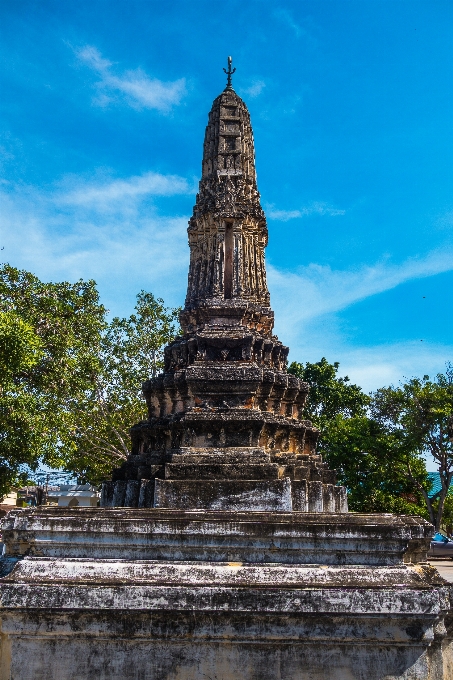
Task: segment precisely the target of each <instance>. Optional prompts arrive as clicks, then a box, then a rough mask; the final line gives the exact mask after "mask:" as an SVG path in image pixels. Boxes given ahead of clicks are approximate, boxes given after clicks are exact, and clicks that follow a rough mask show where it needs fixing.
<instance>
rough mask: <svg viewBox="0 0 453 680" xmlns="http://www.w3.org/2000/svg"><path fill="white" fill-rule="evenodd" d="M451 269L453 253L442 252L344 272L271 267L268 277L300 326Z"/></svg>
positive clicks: (311, 267) (314, 267) (314, 266)
mask: <svg viewBox="0 0 453 680" xmlns="http://www.w3.org/2000/svg"><path fill="white" fill-rule="evenodd" d="M451 270H453V253H452V252H451V251H447V250H441V251H433V252H431V253H429V254H428V255H426V256H425V257H422V258H411V259H408V260H406V261H405V262H402V263H400V264H393V263H390V262H386V261H383V262H377V263H376V264H374V265H371V266H362V267H359V268H357V269H351V270H343V271H341V270H337V271H335V270H332V269H331V268H330V267H328V266H321V265H317V264H310V265H308V266H307V267H301V268H300V269H299V270H298V271H297V273H294V272H284V271H281V270H279V269H277V268H275V267H272V266H270V267H268V274H269V279H270V285H271V288H272V290H273V291H274V296H275V295H276V296H277V298H278V300H279V306H280V309H281V310H285V309H286V313H287V315H288V319H291V324H297V323H298V322H301V321H303V320H307V319H313V318H315V317H320V316H322V315H324V314H327V313H329V312H337V311H340V310H342V309H345V308H346V307H348V306H349V305H351V304H354V303H355V302H358V301H359V300H364V299H365V298H367V297H370V296H371V295H376V294H377V293H382V292H384V291H386V290H390V289H391V288H395V287H396V286H398V285H400V284H401V283H404V282H406V281H409V280H411V279H417V278H423V277H426V276H433V275H435V274H440V273H441V272H446V271H451ZM285 300H286V301H287V302H286V304H285V302H284V301H285ZM294 300H299V301H300V303H299V305H297V306H296V305H294Z"/></svg>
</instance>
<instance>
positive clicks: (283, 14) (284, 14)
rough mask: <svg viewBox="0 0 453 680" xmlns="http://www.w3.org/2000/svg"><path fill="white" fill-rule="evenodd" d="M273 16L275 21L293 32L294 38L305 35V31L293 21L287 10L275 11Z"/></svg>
mask: <svg viewBox="0 0 453 680" xmlns="http://www.w3.org/2000/svg"><path fill="white" fill-rule="evenodd" d="M274 16H275V18H276V19H278V20H279V21H281V22H283V23H284V24H286V26H288V27H289V28H290V29H291V30H292V31H293V32H294V34H295V36H296V38H300V37H301V36H302V35H305V33H306V31H305V30H304V29H303V28H302V26H300V25H299V24H297V23H296V22H295V21H294V19H293V17H292V15H291V13H290V12H289V11H288V10H287V9H283V8H279V9H276V10H275V11H274Z"/></svg>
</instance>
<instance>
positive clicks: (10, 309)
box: [0, 264, 106, 488]
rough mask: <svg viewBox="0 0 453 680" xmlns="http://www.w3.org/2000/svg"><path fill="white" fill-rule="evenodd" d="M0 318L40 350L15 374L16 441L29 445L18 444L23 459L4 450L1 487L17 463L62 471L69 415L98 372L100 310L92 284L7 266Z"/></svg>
mask: <svg viewBox="0 0 453 680" xmlns="http://www.w3.org/2000/svg"><path fill="white" fill-rule="evenodd" d="M0 312H2V313H3V314H6V315H7V316H8V315H13V316H14V318H16V319H18V320H21V322H22V324H23V325H22V326H20V325H19V326H18V328H19V327H20V328H22V331H21V332H23V333H25V330H24V329H25V328H26V329H28V330H27V333H28V336H27V337H28V339H29V341H30V342H31V338H32V337H35V338H36V339H37V342H38V341H39V352H38V351H36V352H35V353H34V355H33V360H32V361H31V362H30V363H29V365H27V366H24V365H23V366H22V368H21V369H20V371H19V373H18V374H16V375H18V376H19V377H16V380H15V384H16V385H18V386H19V387H20V390H21V392H20V395H21V397H20V398H21V400H22V401H21V402H20V404H19V402H17V404H16V408H15V409H13V413H14V414H15V416H14V417H16V418H18V419H19V418H20V419H21V420H20V422H19V420H18V421H17V423H18V424H17V433H18V434H17V436H18V437H20V436H22V437H28V439H27V441H28V444H27V442H25V441H24V442H23V448H22V449H21V450H22V453H21V452H20V449H19V447H17V448H16V449H14V451H16V452H17V454H15V453H14V452H13V449H12V448H8V449H6V450H5V459H4V465H5V467H4V468H3V471H0V476H1V475H3V477H1V479H0V483H2V481H1V480H3V482H4V484H6V485H7V484H8V481H7V480H8V479H9V480H11V479H13V477H14V474H15V472H14V471H15V470H16V469H17V466H18V465H19V464H21V463H22V464H26V465H30V467H31V468H32V469H36V466H37V465H38V462H39V461H42V462H44V463H46V464H47V465H49V466H51V467H56V468H59V467H66V466H67V460H68V458H67V453H68V447H69V446H70V444H71V440H72V434H73V431H74V416H75V414H76V413H77V410H78V406H79V404H80V403H81V402H82V401H83V400H84V399H85V394H86V392H87V391H89V390H90V389H91V388H92V384H93V376H94V375H96V374H97V373H98V372H99V371H100V367H101V361H100V348H101V340H102V333H103V331H104V329H105V328H106V321H105V314H106V310H105V308H104V307H103V306H102V305H101V304H100V303H99V296H98V292H97V290H96V287H95V283H94V281H88V282H84V281H78V282H77V283H74V284H71V283H67V282H62V283H43V282H41V281H40V280H39V279H38V278H37V277H36V276H34V275H33V274H31V273H29V272H26V271H20V270H18V269H15V268H14V267H11V266H10V265H8V264H5V265H3V266H1V267H0ZM31 333H32V334H33V335H31ZM6 353H8V350H6ZM5 356H6V355H5ZM4 360H5V361H6V359H4ZM10 394H11V392H10ZM25 400H28V402H27V403H28V406H26V401H25ZM21 404H22V405H23V407H22V406H21ZM31 432H33V433H34V434H33V437H32V436H31V434H30V433H31ZM26 433H28V434H26ZM2 436H3V435H2ZM9 436H10V441H11V435H9ZM6 439H7V436H6V435H5V436H4V440H5V441H6ZM26 444H27V445H26ZM2 488H5V487H2Z"/></svg>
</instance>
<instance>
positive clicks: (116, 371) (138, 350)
mask: <svg viewBox="0 0 453 680" xmlns="http://www.w3.org/2000/svg"><path fill="white" fill-rule="evenodd" d="M135 311H136V313H135V314H132V315H131V316H130V317H129V318H123V319H120V318H118V317H115V318H114V319H113V320H112V322H111V323H110V324H109V325H108V327H107V328H106V329H105V331H104V333H103V335H102V339H101V351H100V368H99V370H98V371H97V372H96V373H95V374H93V386H92V389H91V390H89V391H87V392H86V394H85V399H84V400H82V401H80V403H79V405H78V408H77V413H76V418H75V427H74V431H73V436H72V442H71V444H70V446H69V447H68V450H67V455H68V460H67V466H69V467H70V469H71V470H74V471H75V472H76V473H77V475H78V476H79V478H82V479H89V480H90V481H91V482H99V481H101V480H102V479H105V477H106V476H108V475H109V474H110V473H111V471H112V468H113V467H117V466H118V465H119V464H121V463H122V462H123V460H125V459H126V458H127V456H128V454H129V452H130V444H129V441H130V436H129V430H130V428H131V426H132V425H134V424H136V423H137V422H139V421H140V420H142V419H145V418H146V417H147V412H146V404H145V401H144V398H143V395H142V390H141V386H142V383H143V382H144V381H145V380H147V379H149V378H150V377H155V376H156V375H157V373H158V372H159V371H160V370H161V369H162V368H163V365H164V357H163V349H164V346H165V345H166V344H168V343H169V342H171V341H172V340H173V339H174V337H175V334H176V331H177V330H178V327H179V324H178V321H177V320H178V315H179V310H178V309H169V308H166V307H165V306H164V302H163V300H161V299H156V298H155V297H154V296H153V295H152V294H151V293H146V292H144V291H142V292H141V293H139V294H138V295H137V304H136V307H135Z"/></svg>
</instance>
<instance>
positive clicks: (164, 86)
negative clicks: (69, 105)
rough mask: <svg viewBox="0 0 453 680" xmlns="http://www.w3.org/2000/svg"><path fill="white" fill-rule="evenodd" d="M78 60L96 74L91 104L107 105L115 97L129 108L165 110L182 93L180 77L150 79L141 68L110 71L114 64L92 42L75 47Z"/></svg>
mask: <svg viewBox="0 0 453 680" xmlns="http://www.w3.org/2000/svg"><path fill="white" fill-rule="evenodd" d="M76 55H77V57H78V58H79V60H80V61H81V62H83V63H84V64H85V65H86V66H88V67H89V68H91V69H92V70H93V71H95V73H97V74H98V76H100V80H99V82H98V83H96V86H97V89H98V95H97V96H96V97H95V98H94V100H93V102H94V104H96V105H98V106H107V105H108V104H109V103H110V102H112V101H116V100H118V99H120V100H124V101H126V102H127V103H128V104H129V105H130V106H132V107H133V108H138V109H141V108H146V109H157V110H158V111H160V112H161V113H167V112H168V111H169V110H170V109H171V108H172V106H175V105H177V104H179V103H180V101H181V99H182V97H183V96H184V94H185V92H186V83H185V79H184V78H180V79H179V80H175V81H173V82H164V81H162V80H158V79H157V78H150V77H149V76H148V75H147V74H146V73H145V72H144V71H143V70H142V69H140V68H138V69H134V70H129V71H124V72H123V73H122V74H120V75H118V74H116V73H115V72H114V64H113V63H112V62H111V61H108V59H104V58H103V57H102V55H101V53H100V52H99V50H97V49H96V47H93V46H92V45H86V46H85V47H82V48H80V49H78V50H76Z"/></svg>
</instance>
